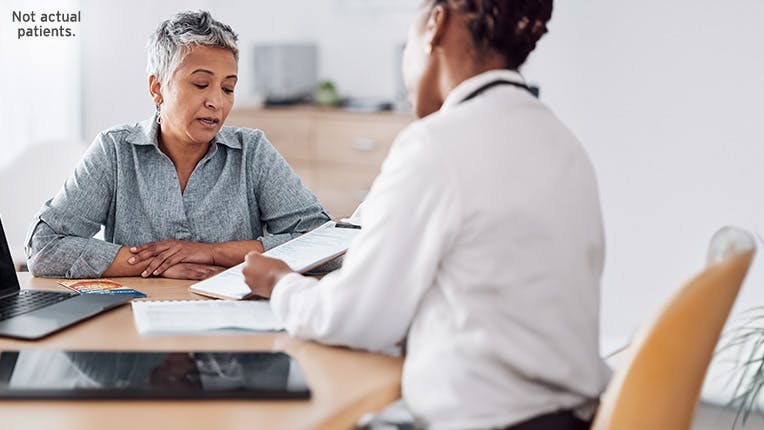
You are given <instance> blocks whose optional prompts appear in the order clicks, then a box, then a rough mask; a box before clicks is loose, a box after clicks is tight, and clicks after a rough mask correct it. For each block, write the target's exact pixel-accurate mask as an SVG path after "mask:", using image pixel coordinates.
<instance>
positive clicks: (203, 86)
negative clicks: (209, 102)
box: [194, 84, 207, 90]
mask: <svg viewBox="0 0 764 430" xmlns="http://www.w3.org/2000/svg"><path fill="white" fill-rule="evenodd" d="M194 86H195V87H196V88H199V89H200V90H203V89H205V88H207V84H194Z"/></svg>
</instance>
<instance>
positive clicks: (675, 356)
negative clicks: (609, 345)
mask: <svg viewBox="0 0 764 430" xmlns="http://www.w3.org/2000/svg"><path fill="white" fill-rule="evenodd" d="M754 252H755V241H754V240H753V237H752V236H751V235H750V234H749V233H747V232H745V231H743V230H740V229H736V228H732V227H725V228H723V229H721V230H719V231H718V232H717V233H716V234H715V235H714V237H713V238H712V240H711V245H710V247H709V258H708V266H707V268H706V269H705V270H704V271H703V272H702V273H700V274H699V275H698V276H696V277H695V278H694V279H692V280H691V281H690V282H689V283H688V284H686V285H685V286H684V287H683V288H682V289H680V290H679V291H678V292H677V293H676V295H675V296H674V297H673V298H671V299H670V300H669V301H668V303H667V304H666V305H665V307H664V308H663V310H662V311H661V312H660V313H659V314H658V315H657V318H656V319H655V320H654V321H652V323H651V324H649V325H647V326H646V327H645V328H644V329H643V331H642V332H641V333H640V334H639V335H638V336H637V337H636V338H635V339H634V341H633V342H632V343H631V345H630V346H629V347H628V349H626V350H625V351H624V354H625V358H624V361H623V362H622V365H621V366H620V368H619V370H618V371H616V373H615V375H614V376H613V379H612V380H611V382H610V384H609V385H608V387H607V390H606V391H605V394H604V395H603V398H602V403H601V404H600V407H599V410H598V412H597V416H596V419H595V421H594V425H593V426H592V429H593V430H604V429H608V430H645V429H650V430H661V429H666V430H683V429H690V427H691V425H692V420H693V417H694V415H695V407H696V405H697V403H698V397H699V396H700V389H701V386H702V384H703V379H704V377H705V374H706V370H707V369H708V364H709V362H710V361H711V357H712V355H713V352H714V349H715V347H716V344H717V342H718V341H719V336H720V334H721V331H722V328H723V327H724V323H725V321H726V320H727V316H728V315H729V312H730V309H731V308H732V305H733V303H734V302H735V297H736V296H737V294H738V291H739V289H740V285H741V284H742V282H743V279H744V278H745V275H746V273H747V272H748V268H749V267H750V265H751V260H752V259H753V255H754Z"/></svg>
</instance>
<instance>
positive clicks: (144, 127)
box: [126, 113, 241, 149]
mask: <svg viewBox="0 0 764 430" xmlns="http://www.w3.org/2000/svg"><path fill="white" fill-rule="evenodd" d="M158 134H159V124H157V114H156V113H154V115H152V116H151V118H149V119H146V120H144V121H141V122H140V123H138V127H135V128H133V131H132V133H130V134H129V135H128V137H127V139H126V140H127V141H128V142H130V143H132V144H133V145H154V146H157V144H158V142H159V139H157V136H158ZM211 143H219V144H221V145H225V146H227V147H229V148H233V149H241V142H240V141H239V140H238V139H236V138H235V137H234V135H233V134H232V133H226V132H225V128H222V129H221V130H220V131H219V132H218V133H217V134H216V135H215V137H214V138H213V139H212V142H211ZM157 147H158V146H157Z"/></svg>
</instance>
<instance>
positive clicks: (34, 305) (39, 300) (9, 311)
mask: <svg viewBox="0 0 764 430" xmlns="http://www.w3.org/2000/svg"><path fill="white" fill-rule="evenodd" d="M74 296H76V294H74V293H72V294H62V293H60V292H55V291H39V290H34V291H30V290H21V291H19V293H18V294H16V295H14V296H10V297H5V298H2V299H0V321H1V320H6V319H8V318H12V317H15V316H16V315H21V314H25V313H27V312H32V311H33V310H36V309H40V308H44V307H46V306H50V305H52V304H54V303H58V302H60V301H63V300H66V299H70V298H72V297H74Z"/></svg>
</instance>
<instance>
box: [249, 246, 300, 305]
mask: <svg viewBox="0 0 764 430" xmlns="http://www.w3.org/2000/svg"><path fill="white" fill-rule="evenodd" d="M242 273H244V280H245V281H246V282H247V285H248V286H249V289H250V290H252V293H254V294H255V295H256V296H258V297H263V298H266V299H267V298H270V297H271V293H272V292H273V287H275V286H276V283H277V282H278V281H279V279H281V278H283V277H284V276H285V275H288V274H290V273H292V269H290V268H289V266H287V264H286V263H284V262H283V261H281V260H277V259H275V258H268V257H263V256H262V255H260V254H259V253H257V252H250V253H249V254H247V256H246V257H245V258H244V269H242Z"/></svg>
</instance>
